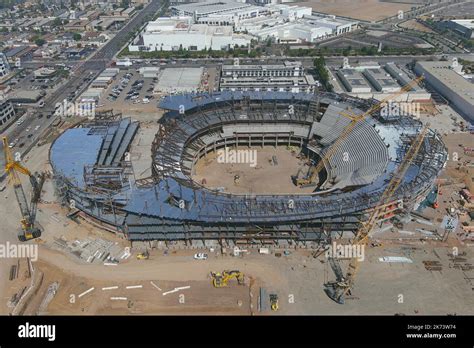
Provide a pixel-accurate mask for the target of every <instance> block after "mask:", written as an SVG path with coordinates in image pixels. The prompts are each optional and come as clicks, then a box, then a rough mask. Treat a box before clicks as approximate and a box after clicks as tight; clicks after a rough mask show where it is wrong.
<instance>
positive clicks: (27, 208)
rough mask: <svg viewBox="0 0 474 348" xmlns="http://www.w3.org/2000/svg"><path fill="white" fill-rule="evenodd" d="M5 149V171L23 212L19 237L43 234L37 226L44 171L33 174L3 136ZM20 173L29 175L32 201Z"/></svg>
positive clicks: (21, 238) (30, 237) (32, 236)
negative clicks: (16, 157)
mask: <svg viewBox="0 0 474 348" xmlns="http://www.w3.org/2000/svg"><path fill="white" fill-rule="evenodd" d="M2 141H3V151H4V153H5V172H6V173H7V174H8V180H9V183H10V184H12V185H13V189H14V191H15V196H16V199H17V201H18V205H19V206H20V212H21V217H22V218H21V232H20V233H19V234H18V239H19V240H20V241H22V242H25V241H28V240H30V239H34V238H38V237H40V236H41V229H40V228H38V227H37V226H35V220H36V208H37V204H38V201H39V199H40V196H41V190H42V188H43V183H44V180H45V174H44V173H40V174H38V173H35V174H32V173H31V172H30V171H29V170H28V169H27V168H26V167H24V166H23V165H22V164H20V162H19V160H17V159H15V158H14V157H13V154H12V153H11V151H10V148H9V146H8V139H7V138H6V137H3V139H2ZM18 173H21V174H24V175H26V176H28V177H29V179H30V183H31V186H32V192H31V199H30V203H29V204H28V201H27V199H26V195H25V191H24V190H23V186H22V185H21V181H20V177H19V175H18Z"/></svg>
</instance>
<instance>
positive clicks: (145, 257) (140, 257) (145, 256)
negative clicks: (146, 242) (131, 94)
mask: <svg viewBox="0 0 474 348" xmlns="http://www.w3.org/2000/svg"><path fill="white" fill-rule="evenodd" d="M149 258H150V253H149V252H148V250H147V251H145V252H143V253H138V254H137V260H148V259H149Z"/></svg>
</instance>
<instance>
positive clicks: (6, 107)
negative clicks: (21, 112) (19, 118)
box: [0, 99, 15, 131]
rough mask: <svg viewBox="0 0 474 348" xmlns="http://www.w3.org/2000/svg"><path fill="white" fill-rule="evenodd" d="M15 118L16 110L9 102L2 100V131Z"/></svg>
mask: <svg viewBox="0 0 474 348" xmlns="http://www.w3.org/2000/svg"><path fill="white" fill-rule="evenodd" d="M13 118H15V110H14V109H13V105H12V103H11V102H10V101H9V100H5V99H3V100H0V130H2V131H3V129H4V128H5V126H6V125H7V124H8V123H9V121H10V120H11V119H13Z"/></svg>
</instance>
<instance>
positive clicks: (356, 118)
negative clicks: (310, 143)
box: [293, 76, 423, 188]
mask: <svg viewBox="0 0 474 348" xmlns="http://www.w3.org/2000/svg"><path fill="white" fill-rule="evenodd" d="M421 80H423V76H420V77H417V78H416V79H413V80H412V81H410V82H409V83H407V84H406V85H405V86H403V87H402V88H401V89H400V91H398V92H395V93H393V94H391V95H389V96H388V97H386V98H384V99H382V100H381V101H380V102H378V103H376V104H375V105H373V106H372V107H371V108H369V109H368V110H367V111H366V112H364V113H363V114H360V115H354V114H352V113H351V114H348V113H345V112H341V115H342V116H345V117H347V118H349V119H350V120H351V122H350V123H349V124H348V125H347V126H346V127H345V128H344V130H343V131H342V133H341V135H340V136H339V137H338V138H337V140H336V141H335V142H334V143H333V144H332V145H331V146H330V147H329V148H328V150H327V151H326V153H325V154H324V156H323V157H321V159H320V160H319V161H318V163H317V164H313V165H311V166H310V168H309V169H308V172H307V174H306V175H305V176H303V177H299V174H300V172H298V174H297V175H296V176H294V177H293V182H294V184H295V185H296V186H299V187H302V188H303V187H307V186H310V185H313V184H314V182H315V180H316V178H317V177H318V176H319V173H320V172H321V170H322V169H323V168H324V164H325V162H327V161H328V160H329V159H330V158H331V157H332V156H333V155H334V154H336V153H337V152H338V150H339V147H341V145H342V144H343V143H344V140H345V139H346V137H348V136H349V134H351V133H352V130H353V129H354V128H355V127H356V126H357V124H358V123H359V122H360V121H363V120H364V119H365V118H366V117H368V116H370V115H372V114H373V113H374V112H376V111H378V110H380V109H382V108H383V107H384V105H386V103H388V102H389V101H391V100H393V99H394V98H396V97H397V96H399V95H401V94H403V93H405V92H407V91H410V90H411V89H412V88H413V86H415V85H416V84H418V82H420V81H421ZM348 111H349V112H350V110H348Z"/></svg>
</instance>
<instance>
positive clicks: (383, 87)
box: [363, 68, 401, 92]
mask: <svg viewBox="0 0 474 348" xmlns="http://www.w3.org/2000/svg"><path fill="white" fill-rule="evenodd" d="M363 74H364V76H365V77H366V78H367V80H369V82H370V83H371V84H372V86H374V88H375V89H376V90H377V91H379V92H396V91H399V90H400V89H401V88H400V85H399V84H398V83H397V82H396V81H395V80H394V79H393V78H392V76H391V75H390V74H388V73H387V72H386V71H385V70H383V69H381V68H378V69H366V70H364V72H363Z"/></svg>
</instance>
